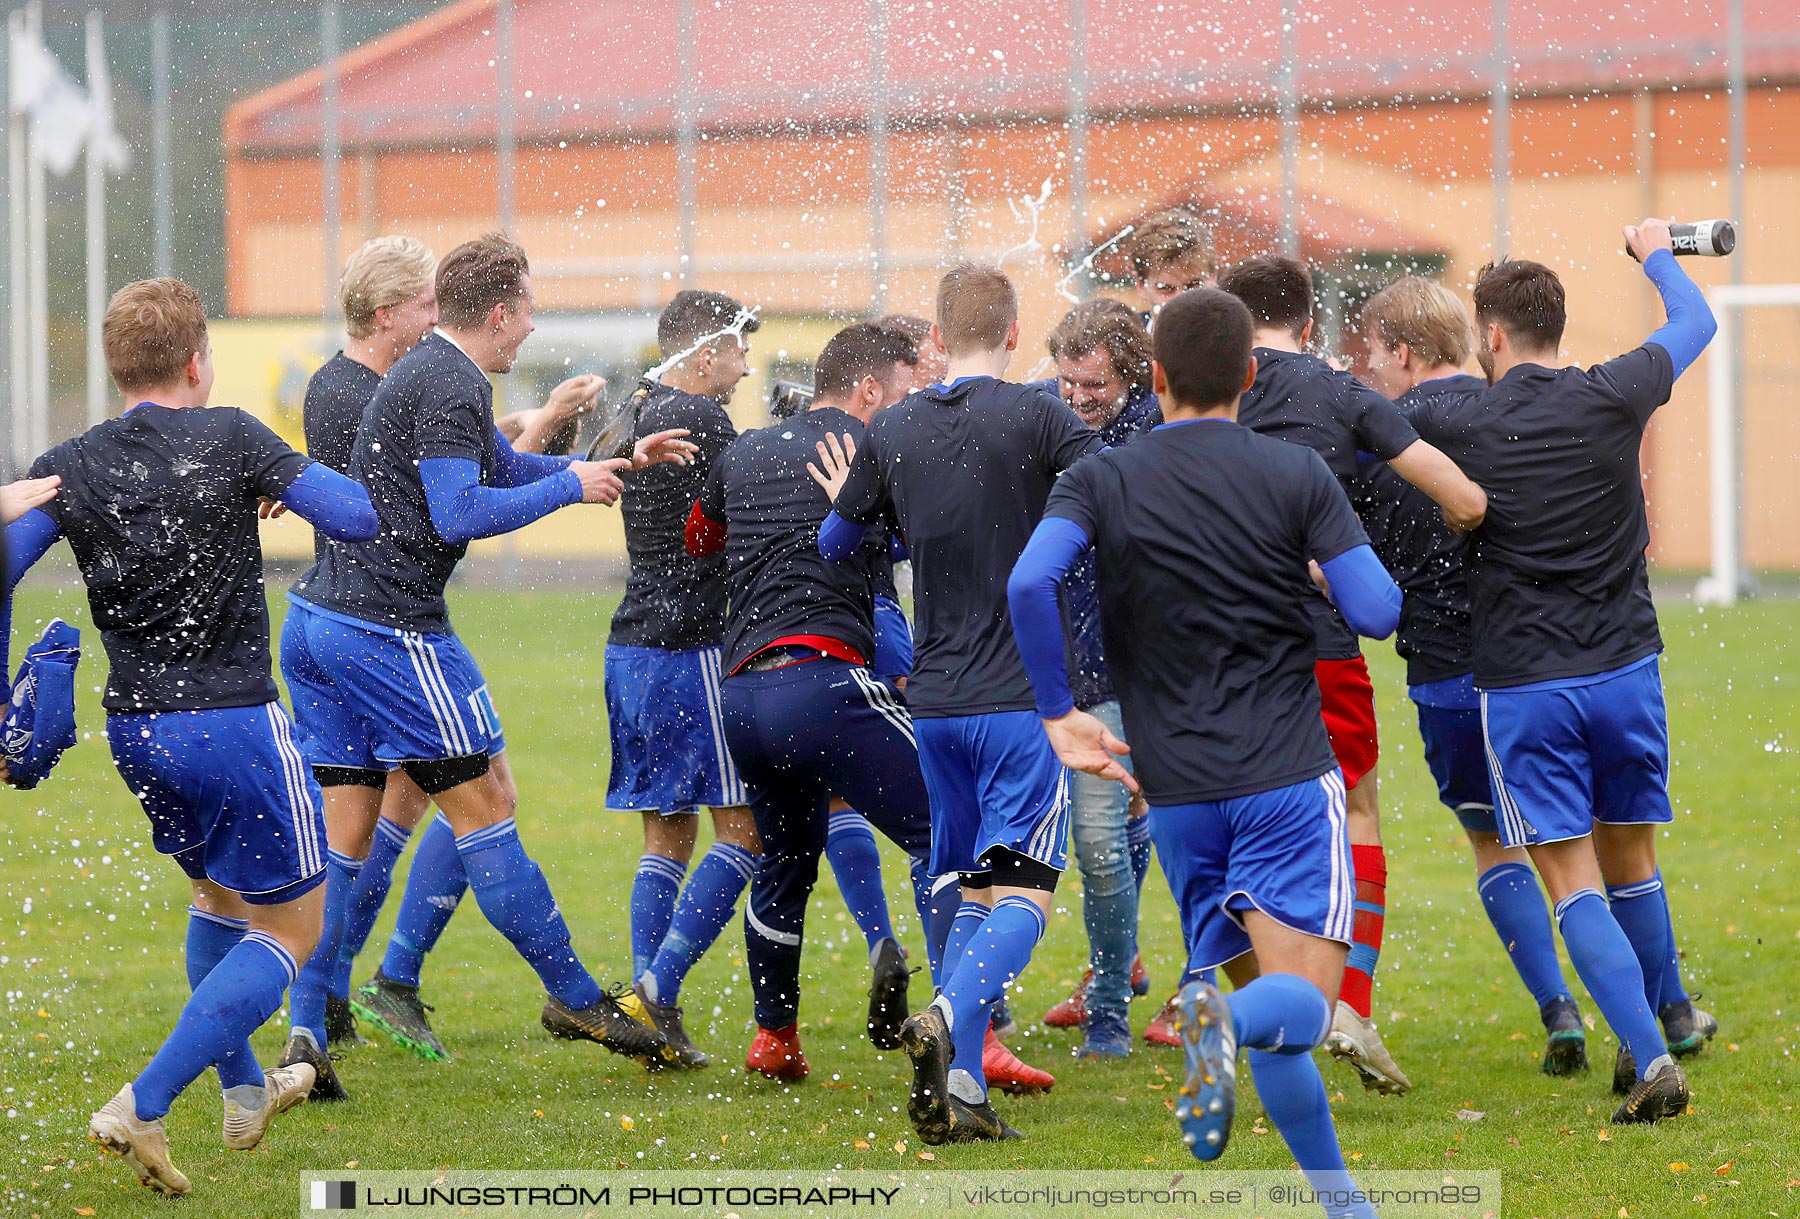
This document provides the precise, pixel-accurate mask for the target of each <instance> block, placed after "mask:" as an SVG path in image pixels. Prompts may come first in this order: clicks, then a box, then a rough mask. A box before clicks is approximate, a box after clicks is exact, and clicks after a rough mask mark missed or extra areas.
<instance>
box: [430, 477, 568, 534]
mask: <svg viewBox="0 0 1800 1219" xmlns="http://www.w3.org/2000/svg"><path fill="white" fill-rule="evenodd" d="M419 477H420V478H421V479H423V480H424V483H425V502H426V503H427V504H428V505H429V506H430V508H431V525H432V528H434V529H436V530H437V531H438V536H439V537H441V538H443V539H444V540H445V541H446V542H448V543H450V544H451V545H452V546H461V545H463V544H464V543H466V542H472V541H474V540H475V539H476V538H491V537H494V536H495V535H497V534H502V533H511V532H512V531H513V530H515V529H522V528H524V527H525V526H526V525H529V524H531V522H533V521H535V520H537V519H538V518H539V517H544V516H548V515H550V514H551V513H552V512H555V511H556V510H557V509H558V508H563V507H567V506H568V505H569V504H578V503H580V502H581V480H580V479H578V478H576V477H575V472H574V471H573V470H564V471H563V472H562V473H560V474H558V475H556V476H554V477H552V478H540V479H539V480H538V481H536V482H534V483H528V484H526V485H525V486H523V487H484V486H482V485H481V464H480V463H479V462H474V461H470V460H468V459H467V458H463V457H428V458H426V459H425V460H424V461H421V462H420V463H419Z"/></svg>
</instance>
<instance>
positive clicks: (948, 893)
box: [912, 859, 962, 988]
mask: <svg viewBox="0 0 1800 1219" xmlns="http://www.w3.org/2000/svg"><path fill="white" fill-rule="evenodd" d="M912 882H913V902H914V904H916V905H917V906H918V907H919V921H920V923H921V924H922V926H923V928H924V931H925V963H926V964H927V965H929V966H930V967H931V984H932V985H933V986H936V987H940V988H941V987H942V986H943V985H944V945H945V942H946V941H948V940H949V938H950V924H951V923H954V922H955V921H956V909H957V907H958V906H960V905H962V883H961V882H962V878H961V877H959V876H958V875H957V874H956V873H954V872H951V873H950V874H948V875H946V876H933V875H932V874H931V873H930V872H929V871H927V870H926V864H925V861H924V860H923V859H914V860H913V864H912Z"/></svg>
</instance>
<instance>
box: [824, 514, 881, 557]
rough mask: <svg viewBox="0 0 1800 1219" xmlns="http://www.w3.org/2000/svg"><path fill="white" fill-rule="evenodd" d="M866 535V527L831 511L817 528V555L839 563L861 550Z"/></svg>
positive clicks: (867, 533)
mask: <svg viewBox="0 0 1800 1219" xmlns="http://www.w3.org/2000/svg"><path fill="white" fill-rule="evenodd" d="M868 535H869V531H868V528H867V526H864V525H859V524H857V523H856V522H855V521H847V520H845V519H844V518H843V517H841V516H839V515H838V514H837V511H836V509H833V510H832V512H831V514H830V515H828V516H827V517H826V518H825V521H824V523H823V524H821V525H820V526H819V553H820V554H822V555H824V556H825V557H826V558H828V559H830V560H831V561H832V562H833V563H841V562H843V561H844V560H845V559H847V558H849V557H850V556H851V555H853V554H855V553H856V552H857V551H858V550H860V549H861V548H862V544H863V539H864V538H866V537H868Z"/></svg>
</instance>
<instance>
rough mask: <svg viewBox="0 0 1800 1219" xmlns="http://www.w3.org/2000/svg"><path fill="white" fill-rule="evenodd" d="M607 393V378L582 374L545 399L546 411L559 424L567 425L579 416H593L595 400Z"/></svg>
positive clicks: (569, 380) (592, 374)
mask: <svg viewBox="0 0 1800 1219" xmlns="http://www.w3.org/2000/svg"><path fill="white" fill-rule="evenodd" d="M605 392H606V378H605V377H601V376H596V375H595V374H594V373H582V374H581V375H580V376H578V377H570V378H569V379H568V380H567V381H564V382H563V383H562V384H561V385H558V386H557V387H556V388H555V389H553V390H551V391H550V396H549V397H548V398H545V399H544V410H545V411H546V412H547V413H548V414H549V416H550V418H551V419H553V420H555V422H556V423H557V424H561V423H566V422H568V421H569V420H570V419H573V418H575V417H576V416H577V415H587V414H591V413H592V412H593V409H594V400H595V399H596V398H598V397H599V396H600V395H601V394H603V393H605Z"/></svg>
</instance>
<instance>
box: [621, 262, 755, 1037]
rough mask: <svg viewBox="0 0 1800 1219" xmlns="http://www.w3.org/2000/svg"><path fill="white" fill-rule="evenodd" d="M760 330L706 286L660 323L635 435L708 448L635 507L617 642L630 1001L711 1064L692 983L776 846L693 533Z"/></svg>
mask: <svg viewBox="0 0 1800 1219" xmlns="http://www.w3.org/2000/svg"><path fill="white" fill-rule="evenodd" d="M757 327H758V323H757V321H756V319H755V318H754V317H751V316H750V315H749V311H748V310H746V309H745V308H744V307H743V306H742V305H740V304H739V303H738V302H737V301H735V300H733V299H731V298H730V297H729V296H725V295H723V294H722V293H718V292H703V291H698V290H687V291H683V292H678V293H676V294H675V297H674V299H673V300H671V301H670V302H669V304H668V306H667V307H665V308H664V309H663V311H662V316H661V317H660V318H658V319H657V324H656V342H657V346H658V347H659V348H660V349H661V350H662V354H663V358H664V359H665V360H674V359H676V357H678V356H679V357H680V359H679V360H677V361H676V363H675V364H674V365H673V366H672V367H671V368H669V370H668V371H667V372H666V373H664V374H663V376H662V380H661V381H660V382H659V383H653V384H650V385H648V386H647V387H646V388H647V391H648V392H647V393H645V394H643V395H642V396H640V397H639V398H637V399H635V400H634V401H635V407H634V410H635V417H634V419H633V428H634V430H633V432H632V438H633V439H634V440H636V439H642V438H643V437H646V436H649V435H652V434H654V433H656V432H658V431H660V430H663V429H666V428H680V429H683V430H684V431H685V433H686V434H687V435H688V436H690V437H691V442H692V443H693V445H694V446H695V447H696V453H695V456H694V460H693V461H692V462H691V463H689V464H687V465H681V466H675V465H669V466H660V467H658V468H657V469H655V470H651V471H647V472H646V474H645V475H644V476H642V477H640V478H639V479H637V480H635V481H634V482H633V483H632V486H631V488H630V490H629V491H628V493H627V494H626V496H625V497H624V500H623V502H622V503H621V505H620V508H621V510H622V512H623V513H624V518H625V547H626V550H627V551H628V552H629V553H630V556H631V575H630V577H629V579H628V580H627V582H626V585H625V597H624V599H623V600H622V601H620V603H619V608H618V610H617V612H615V613H614V614H613V620H612V631H611V634H609V635H608V637H607V641H606V714H607V719H608V721H609V725H610V730H611V733H612V774H611V777H610V779H609V781H608V783H607V792H606V807H608V808H616V809H635V810H637V811H639V812H640V813H642V814H643V823H644V853H643V855H642V856H641V857H640V858H639V860H638V867H637V875H636V879H635V880H634V881H633V883H632V887H631V957H632V976H633V978H634V979H635V981H634V986H633V990H632V993H631V994H629V995H627V996H625V998H624V1002H623V1006H624V1008H625V1010H626V1011H628V1012H630V1013H631V1014H632V1016H633V1017H634V1018H636V1019H639V1020H643V1021H645V1022H647V1023H649V1024H652V1025H654V1026H655V1027H656V1028H657V1029H659V1030H661V1032H662V1033H663V1035H664V1036H665V1037H667V1038H668V1042H669V1052H670V1055H671V1059H670V1060H671V1061H672V1062H674V1063H676V1064H677V1065H680V1066H685V1067H703V1066H705V1065H706V1064H707V1057H706V1054H705V1052H704V1051H702V1050H701V1049H700V1047H699V1046H697V1045H695V1044H694V1042H693V1039H692V1038H691V1037H689V1036H688V1033H687V1030H686V1028H685V1027H684V1026H683V1024H682V1018H681V1008H680V1006H679V1004H678V1003H677V999H678V998H679V995H680V992H681V983H682V980H683V979H684V978H686V977H687V973H688V971H689V970H690V969H692V968H693V967H694V966H695V965H696V964H698V963H699V961H700V958H701V957H702V956H704V955H705V953H706V950H707V949H708V948H710V947H712V944H713V941H714V940H716V939H717V938H718V936H719V932H720V931H722V930H724V927H725V924H726V923H728V922H730V921H731V916H732V913H733V911H734V910H735V909H736V907H737V900H738V897H739V895H740V894H742V893H743V891H744V889H745V887H746V886H747V885H749V883H750V878H751V876H752V875H754V874H755V871H756V857H757V854H758V853H759V852H760V851H761V847H760V845H759V844H758V843H757V839H756V821H755V818H754V817H753V816H752V815H751V812H750V809H749V807H748V801H749V793H747V792H746V791H745V790H744V784H743V782H742V780H741V779H739V778H738V773H737V767H736V765H735V764H734V763H733V762H732V760H731V751H730V749H729V748H728V747H727V746H726V744H725V735H724V726H723V724H722V722H721V721H720V719H719V682H720V680H721V678H722V677H723V673H722V672H721V671H720V662H721V659H722V658H721V652H720V646H719V645H720V642H721V640H722V638H723V636H724V631H725V564H724V561H723V559H722V557H721V556H719V555H716V554H715V555H710V556H707V557H703V558H696V557H694V556H693V555H690V554H689V553H688V552H687V543H686V536H685V532H686V526H687V518H688V513H689V511H690V510H691V509H692V508H693V504H694V501H695V500H696V499H698V498H699V496H700V489H701V487H702V486H703V485H704V483H705V480H706V476H707V473H708V472H709V471H710V470H711V468H712V463H713V462H714V461H716V460H717V459H718V456H719V454H721V453H723V452H724V451H725V448H726V446H728V445H729V444H730V443H731V442H732V441H733V440H735V439H736V438H737V429H736V428H735V427H734V426H733V425H732V422H731V417H730V416H729V415H727V414H726V413H725V407H726V405H727V404H728V403H729V402H730V401H731V395H732V391H733V390H734V389H735V388H736V386H737V383H738V382H739V381H741V380H743V379H744V377H745V376H747V375H748V374H749V372H750V364H749V347H748V342H749V338H748V336H749V335H750V334H752V333H754V332H755V331H756V329H757ZM702 805H705V806H706V807H708V808H710V809H712V821H713V843H712V846H710V847H708V848H707V851H706V854H705V856H704V857H703V858H702V859H701V860H700V863H699V866H697V867H696V868H695V869H694V872H693V875H692V876H687V866H688V860H689V859H690V858H692V856H693V853H694V839H695V837H696V834H697V833H698V830H699V820H700V818H699V816H698V814H697V812H696V811H695V810H696V809H698V808H699V807H700V806H702ZM683 877H686V879H687V883H686V884H685V885H683V884H682V880H683ZM678 894H679V898H678V896H677V895H678Z"/></svg>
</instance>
